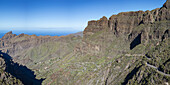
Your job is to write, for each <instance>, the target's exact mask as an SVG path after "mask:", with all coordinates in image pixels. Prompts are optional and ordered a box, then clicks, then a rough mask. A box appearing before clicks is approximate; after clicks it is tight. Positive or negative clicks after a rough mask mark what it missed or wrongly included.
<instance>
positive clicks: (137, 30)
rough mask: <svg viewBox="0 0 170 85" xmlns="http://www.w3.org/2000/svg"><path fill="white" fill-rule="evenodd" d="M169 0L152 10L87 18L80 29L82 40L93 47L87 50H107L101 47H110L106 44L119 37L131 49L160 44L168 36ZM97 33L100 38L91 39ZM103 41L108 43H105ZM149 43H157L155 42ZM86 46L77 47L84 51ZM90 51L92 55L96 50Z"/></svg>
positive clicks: (169, 24) (169, 19)
mask: <svg viewBox="0 0 170 85" xmlns="http://www.w3.org/2000/svg"><path fill="white" fill-rule="evenodd" d="M169 2H170V1H169V0H167V1H166V3H165V4H164V5H163V6H162V7H161V8H157V9H154V10H151V11H149V10H147V11H145V12H144V11H136V12H122V13H119V14H117V15H112V16H111V17H110V18H109V19H107V18H106V17H105V16H104V17H103V18H101V19H100V20H97V21H94V20H93V21H89V22H88V26H87V27H86V28H85V30H84V32H83V34H84V35H83V41H84V43H85V45H86V46H88V48H89V49H93V50H90V51H88V52H86V53H91V52H93V51H94V50H97V49H94V48H95V47H98V48H99V49H100V50H98V53H100V52H104V51H105V50H106V49H104V48H108V47H109V46H107V45H109V43H111V42H114V40H117V39H119V40H120V39H122V41H121V42H127V43H125V44H126V45H128V46H129V49H131V50H132V49H133V48H134V47H136V46H137V45H139V44H144V45H145V46H146V45H148V44H150V42H155V43H157V44H158V43H160V41H162V40H163V39H166V38H168V37H169V36H170V33H169V31H170V29H169V28H170V16H169V15H170V8H169ZM101 31H103V32H101ZM99 33H100V39H98V40H95V39H92V38H91V37H94V36H96V35H97V34H99ZM102 33H103V34H102ZM115 37H116V38H115ZM109 41H110V42H109ZM93 42H100V44H98V45H93ZM105 42H107V45H106V43H105ZM134 42H137V43H134ZM115 44H116V43H115ZM117 44H119V43H117ZM152 44H153V45H156V44H154V43H152ZM88 48H86V47H85V48H83V47H82V48H79V49H84V52H85V50H87V49H88ZM91 54H92V55H93V54H95V53H91Z"/></svg>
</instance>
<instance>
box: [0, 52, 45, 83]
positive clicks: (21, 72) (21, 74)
mask: <svg viewBox="0 0 170 85" xmlns="http://www.w3.org/2000/svg"><path fill="white" fill-rule="evenodd" d="M0 55H3V56H0V57H2V58H3V59H4V60H5V64H6V68H5V71H6V72H8V73H10V74H11V75H13V76H15V77H16V78H17V79H19V80H21V81H22V83H23V84H24V85H41V83H42V81H43V80H45V79H40V80H38V79H36V78H35V77H36V75H34V72H33V71H32V70H30V69H28V68H27V67H26V66H23V65H19V64H18V63H15V62H13V61H12V58H11V56H9V55H8V54H6V53H2V52H1V51H0Z"/></svg>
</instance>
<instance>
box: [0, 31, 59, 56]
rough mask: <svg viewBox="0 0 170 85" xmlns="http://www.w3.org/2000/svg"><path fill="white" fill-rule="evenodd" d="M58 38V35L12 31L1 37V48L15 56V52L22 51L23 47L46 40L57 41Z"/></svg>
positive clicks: (35, 44) (29, 46)
mask: <svg viewBox="0 0 170 85" xmlns="http://www.w3.org/2000/svg"><path fill="white" fill-rule="evenodd" d="M58 38H59V37H58V36H36V35H27V34H24V33H22V34H20V35H18V36H17V35H16V34H13V33H12V31H10V32H8V33H6V34H5V35H4V36H3V37H2V38H1V39H0V50H2V51H3V52H6V53H9V54H11V55H12V56H14V55H15V53H18V52H21V51H22V50H23V49H28V48H31V47H34V46H37V45H39V44H42V43H45V42H49V41H55V40H57V39H58Z"/></svg>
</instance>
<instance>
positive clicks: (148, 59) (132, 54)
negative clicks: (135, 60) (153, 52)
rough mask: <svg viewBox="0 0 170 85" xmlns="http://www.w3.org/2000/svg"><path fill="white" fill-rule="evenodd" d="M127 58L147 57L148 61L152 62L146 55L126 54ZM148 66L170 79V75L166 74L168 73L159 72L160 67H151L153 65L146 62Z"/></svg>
mask: <svg viewBox="0 0 170 85" xmlns="http://www.w3.org/2000/svg"><path fill="white" fill-rule="evenodd" d="M125 56H145V57H146V58H147V59H148V60H151V58H149V57H147V56H146V55H144V54H125ZM146 65H147V66H148V67H151V68H154V69H156V71H157V72H158V73H159V74H162V75H164V76H168V77H170V74H166V73H164V72H162V71H159V69H158V67H156V66H154V65H151V64H149V63H147V62H146Z"/></svg>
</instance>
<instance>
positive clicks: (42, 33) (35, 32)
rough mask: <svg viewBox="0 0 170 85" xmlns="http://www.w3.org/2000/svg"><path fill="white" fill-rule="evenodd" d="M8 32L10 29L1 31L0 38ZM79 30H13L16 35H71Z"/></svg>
mask: <svg viewBox="0 0 170 85" xmlns="http://www.w3.org/2000/svg"><path fill="white" fill-rule="evenodd" d="M7 32H9V31H4V30H3V31H0V38H2V37H3V36H4V35H5V34H6V33H7ZM77 32H79V31H68V32H63V31H35V30H33V31H31V30H29V31H22V30H17V31H15V30H14V31H12V33H13V34H16V35H19V34H22V33H24V34H28V35H33V34H35V35H37V36H40V35H42V36H46V35H49V36H65V35H69V34H73V33H77Z"/></svg>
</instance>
